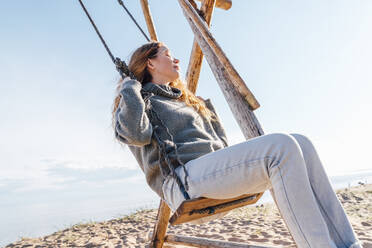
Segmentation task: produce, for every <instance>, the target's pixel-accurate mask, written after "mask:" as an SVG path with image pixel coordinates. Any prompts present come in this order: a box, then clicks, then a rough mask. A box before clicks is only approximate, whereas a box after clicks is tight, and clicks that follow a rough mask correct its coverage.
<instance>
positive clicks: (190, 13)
mask: <svg viewBox="0 0 372 248" xmlns="http://www.w3.org/2000/svg"><path fill="white" fill-rule="evenodd" d="M178 2H179V3H180V5H181V8H182V10H183V12H184V15H185V17H186V19H187V21H188V22H189V24H190V26H195V29H196V31H194V30H193V31H194V34H195V32H197V33H199V35H200V38H199V39H203V41H204V42H205V43H206V46H208V47H209V49H210V53H211V54H214V55H215V56H216V58H217V59H218V60H219V63H220V66H222V67H223V69H224V70H226V72H227V73H228V76H229V77H230V79H231V81H230V82H231V83H232V84H233V85H234V87H235V88H237V89H238V92H239V94H241V95H242V96H243V97H244V98H245V99H246V101H247V102H248V104H249V106H250V108H251V109H252V110H255V109H257V108H259V106H260V104H259V103H258V101H257V100H256V98H255V97H254V95H253V94H252V92H251V91H250V90H249V89H248V87H247V86H246V84H245V83H244V81H243V79H242V78H241V77H240V75H239V73H238V72H237V71H236V70H235V68H234V67H233V65H232V64H231V62H230V60H229V59H228V58H227V56H226V55H225V53H224V52H223V50H222V49H221V47H220V46H219V45H218V43H217V41H216V40H215V39H214V37H213V35H212V34H211V32H209V30H208V25H207V24H206V23H205V21H204V20H203V19H202V18H201V17H200V16H199V14H198V13H197V12H196V10H195V9H194V8H193V7H192V5H191V4H190V3H189V2H188V1H187V0H178ZM199 39H198V43H199V46H200V40H199ZM202 50H203V49H202ZM203 53H204V55H206V53H205V52H204V50H203ZM211 56H212V55H211Z"/></svg>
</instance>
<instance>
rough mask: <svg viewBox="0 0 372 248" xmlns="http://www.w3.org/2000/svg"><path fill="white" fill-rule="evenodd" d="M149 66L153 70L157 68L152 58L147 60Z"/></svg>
mask: <svg viewBox="0 0 372 248" xmlns="http://www.w3.org/2000/svg"><path fill="white" fill-rule="evenodd" d="M147 68H148V69H149V70H151V71H152V70H154V69H155V66H154V64H153V63H152V61H151V59H148V60H147Z"/></svg>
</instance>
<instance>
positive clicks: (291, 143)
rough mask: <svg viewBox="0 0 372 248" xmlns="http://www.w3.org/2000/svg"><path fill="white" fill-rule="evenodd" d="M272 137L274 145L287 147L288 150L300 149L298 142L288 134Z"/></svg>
mask: <svg viewBox="0 0 372 248" xmlns="http://www.w3.org/2000/svg"><path fill="white" fill-rule="evenodd" d="M269 135H270V136H271V139H272V141H273V142H274V144H277V145H280V146H283V147H286V148H289V149H291V148H298V143H297V140H296V139H295V138H294V137H293V136H292V135H289V134H287V133H272V134H269Z"/></svg>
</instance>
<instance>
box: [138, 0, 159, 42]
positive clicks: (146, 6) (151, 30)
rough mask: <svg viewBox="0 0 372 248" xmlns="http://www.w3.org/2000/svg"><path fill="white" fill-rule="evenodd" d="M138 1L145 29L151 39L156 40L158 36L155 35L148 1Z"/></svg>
mask: <svg viewBox="0 0 372 248" xmlns="http://www.w3.org/2000/svg"><path fill="white" fill-rule="evenodd" d="M140 2H141V6H142V11H143V15H144V16H145V20H146V24H147V29H148V31H149V33H150V37H151V40H156V41H157V40H158V36H157V35H156V31H155V26H154V23H153V21H152V17H151V12H150V8H149V3H148V1H147V0H140Z"/></svg>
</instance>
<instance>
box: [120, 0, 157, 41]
mask: <svg viewBox="0 0 372 248" xmlns="http://www.w3.org/2000/svg"><path fill="white" fill-rule="evenodd" d="M118 3H119V4H120V5H121V6H122V7H123V8H124V10H125V11H126V12H127V14H128V15H129V16H130V18H131V19H132V21H133V22H134V24H136V26H137V27H138V29H139V30H140V31H141V33H142V34H143V36H145V38H146V40H147V41H149V42H150V39H149V37H147V35H146V33H145V32H144V31H143V30H142V28H141V27H140V25H138V23H137V21H136V19H134V17H133V16H132V14H131V13H130V12H129V10H128V9H127V7H125V5H124V3H123V1H122V0H118Z"/></svg>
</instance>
